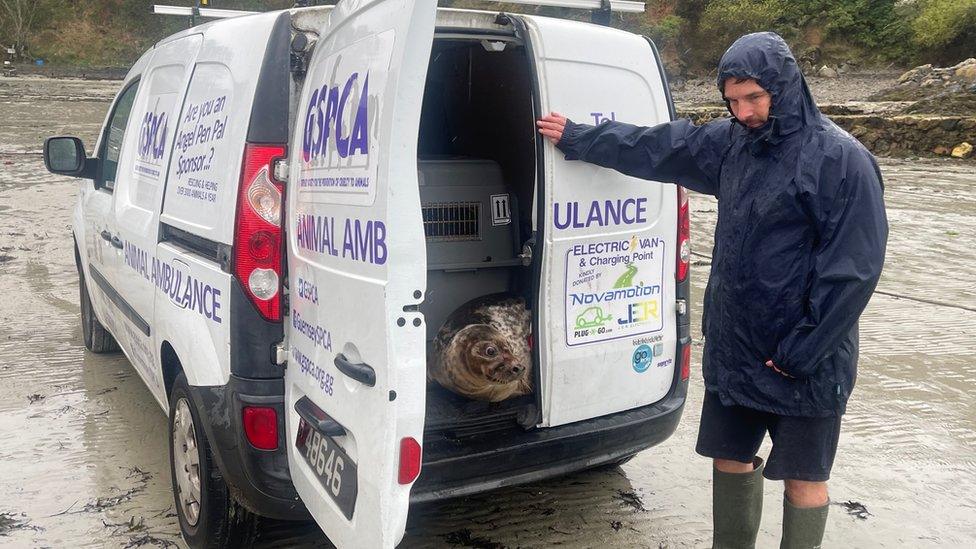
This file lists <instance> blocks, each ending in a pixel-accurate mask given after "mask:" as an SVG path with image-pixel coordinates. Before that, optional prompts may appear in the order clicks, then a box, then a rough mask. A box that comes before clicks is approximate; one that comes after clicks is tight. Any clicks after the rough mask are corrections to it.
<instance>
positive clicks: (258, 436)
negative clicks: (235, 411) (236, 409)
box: [243, 406, 278, 450]
mask: <svg viewBox="0 0 976 549" xmlns="http://www.w3.org/2000/svg"><path fill="white" fill-rule="evenodd" d="M243 416H244V417H243V422H244V434H245V435H247V440H248V442H250V443H251V445H252V446H254V447H255V448H257V449H259V450H277V449H278V413H277V412H275V409H274V408H267V407H265V406H245V407H244V411H243Z"/></svg>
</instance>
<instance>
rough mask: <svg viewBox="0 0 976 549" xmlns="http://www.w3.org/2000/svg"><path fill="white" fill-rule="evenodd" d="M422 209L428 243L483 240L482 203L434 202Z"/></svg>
mask: <svg viewBox="0 0 976 549" xmlns="http://www.w3.org/2000/svg"><path fill="white" fill-rule="evenodd" d="M421 209H422V210H423V213H424V236H426V237H427V242H448V241H464V240H481V232H480V227H479V220H480V219H481V203H480V202H434V203H430V204H424V205H423V206H422V208H421Z"/></svg>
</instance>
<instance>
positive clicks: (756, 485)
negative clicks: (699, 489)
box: [712, 457, 763, 549]
mask: <svg viewBox="0 0 976 549" xmlns="http://www.w3.org/2000/svg"><path fill="white" fill-rule="evenodd" d="M753 466H754V467H755V469H753V471H752V472H751V473H723V472H722V471H719V470H718V469H716V468H714V467H712V532H713V534H712V548H713V549H753V548H754V547H755V546H756V535H757V534H758V533H759V521H760V519H762V503H763V476H762V472H763V460H762V459H761V458H758V457H757V458H756V461H755V463H754V465H753Z"/></svg>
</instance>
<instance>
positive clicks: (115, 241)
mask: <svg viewBox="0 0 976 549" xmlns="http://www.w3.org/2000/svg"><path fill="white" fill-rule="evenodd" d="M109 242H111V243H112V246H115V247H116V248H118V249H120V250H121V249H122V240H121V239H119V237H117V236H113V237H112V239H111V240H109Z"/></svg>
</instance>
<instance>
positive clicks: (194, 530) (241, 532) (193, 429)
mask: <svg viewBox="0 0 976 549" xmlns="http://www.w3.org/2000/svg"><path fill="white" fill-rule="evenodd" d="M187 423H189V424H187ZM177 444H179V446H177ZM181 454H182V455H181ZM194 458H195V459H194ZM169 465H170V476H171V477H172V481H173V498H174V503H175V506H176V514H177V517H178V520H179V523H180V531H181V533H182V534H183V539H184V540H185V541H186V543H187V545H189V546H190V547H193V548H208V549H211V548H212V549H223V548H236V547H251V546H252V545H253V544H254V541H255V539H256V538H257V534H258V526H259V521H260V517H259V516H258V515H255V514H254V513H252V512H250V511H248V510H247V509H245V508H244V507H243V506H241V505H240V504H239V503H237V501H235V500H234V497H233V496H232V495H231V493H230V490H229V488H228V487H227V483H225V482H224V477H223V475H222V474H221V472H220V469H219V468H218V467H217V465H216V463H215V462H214V457H213V453H212V452H211V450H210V442H209V441H208V440H207V436H206V434H205V433H204V430H203V424H202V422H201V421H200V415H199V413H198V411H197V409H196V407H195V406H194V405H193V400H192V398H191V397H190V389H189V385H188V384H187V382H186V376H185V375H184V374H183V373H182V372H181V373H180V374H179V375H178V376H177V377H176V380H175V381H174V383H173V390H172V392H171V393H170V398H169ZM179 465H182V467H180V466H179ZM193 469H196V471H195V475H194V474H192V473H191V471H192V470H193ZM178 475H179V476H178ZM194 476H195V477H196V483H195V484H196V486H197V488H198V489H197V490H194V489H193V485H194V483H193V477H194ZM181 485H182V486H183V487H184V488H182V489H181ZM187 487H189V489H187ZM184 495H190V496H191V497H190V498H187V499H190V500H194V499H195V500H196V501H195V502H191V504H189V505H188V504H187V503H186V502H185V501H183V500H182V499H181V498H183V496H184ZM192 503H195V504H196V506H195V510H194V506H193V504H192ZM194 515H195V516H194Z"/></svg>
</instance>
